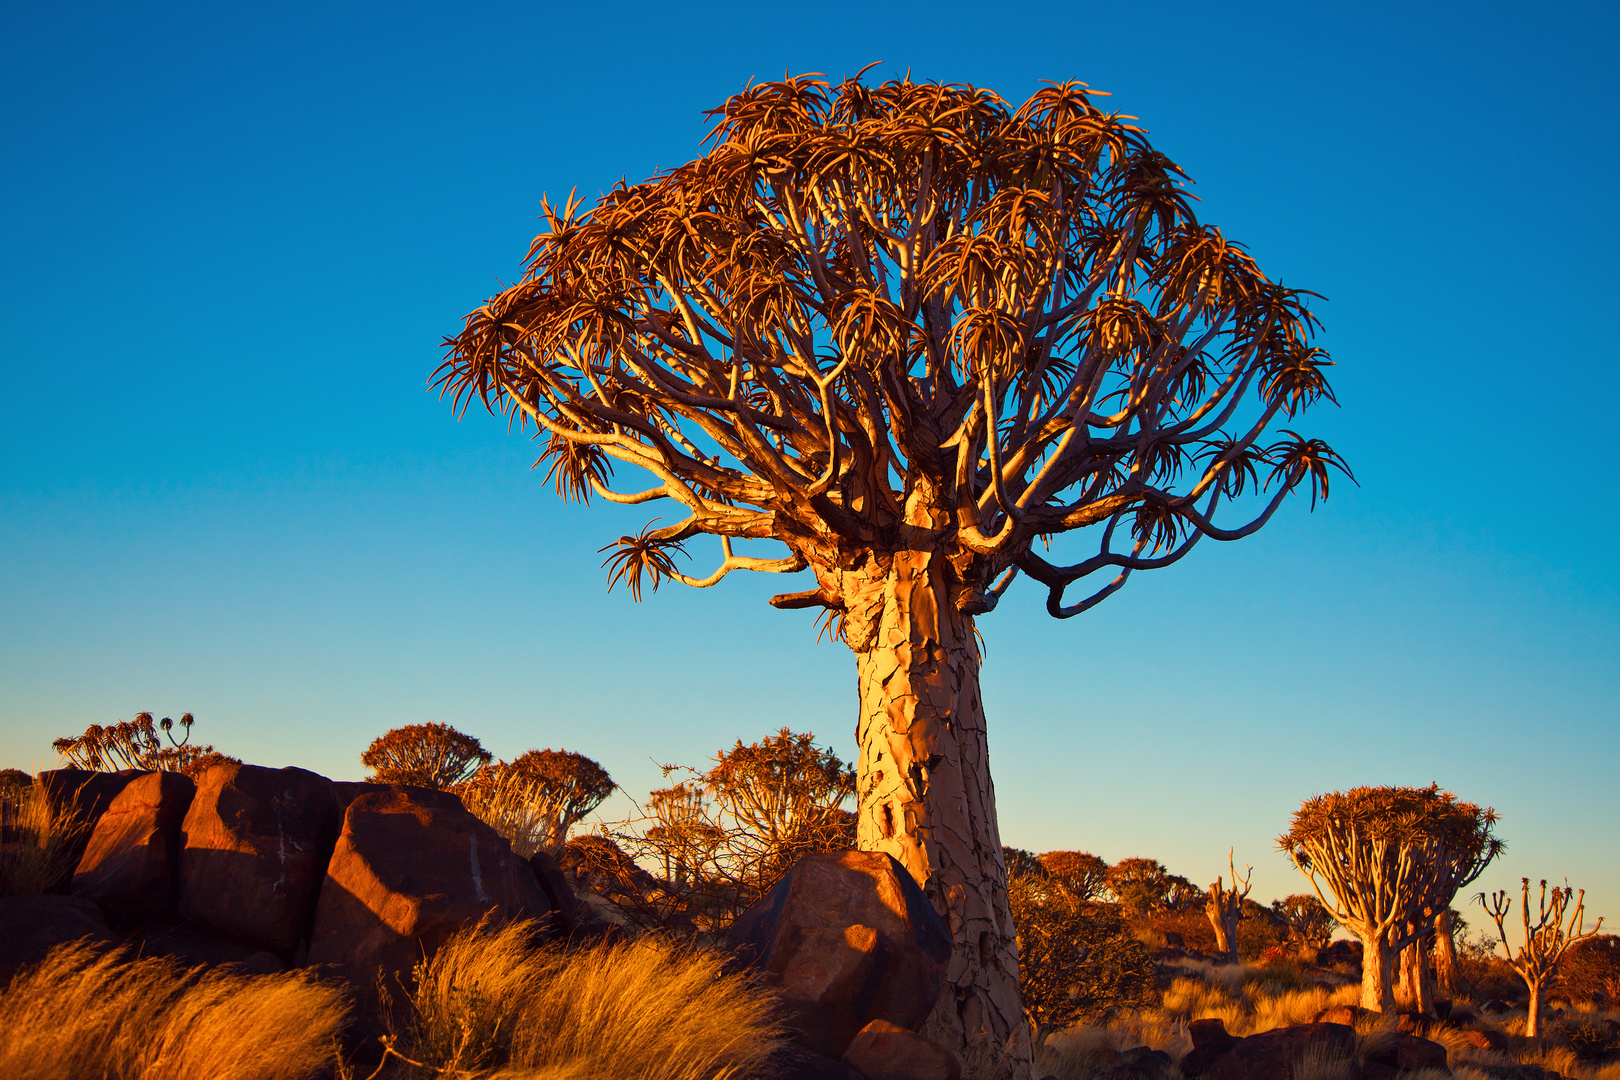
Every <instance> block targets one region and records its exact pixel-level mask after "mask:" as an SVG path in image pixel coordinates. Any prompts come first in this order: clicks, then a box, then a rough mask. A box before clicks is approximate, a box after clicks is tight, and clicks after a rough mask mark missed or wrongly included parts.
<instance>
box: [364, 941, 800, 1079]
mask: <svg viewBox="0 0 1620 1080" xmlns="http://www.w3.org/2000/svg"><path fill="white" fill-rule="evenodd" d="M534 929H535V928H534V925H533V924H532V923H514V924H509V925H506V926H503V927H498V928H491V927H489V926H486V925H482V924H480V925H478V926H474V927H470V928H469V929H467V930H464V931H462V932H461V933H459V934H457V935H455V936H454V937H452V938H451V939H450V940H449V941H448V942H446V943H445V945H444V946H443V947H442V948H441V949H440V950H439V952H438V953H437V954H435V956H434V957H433V959H432V960H431V961H429V962H427V963H425V964H423V965H422V966H421V967H419V968H418V971H417V985H416V988H415V991H414V993H413V994H412V995H411V997H410V999H409V1002H408V1003H407V1005H406V1007H405V1008H404V1009H403V1013H404V1015H396V1016H395V1017H394V1019H393V1020H392V1021H391V1026H392V1028H393V1030H394V1032H395V1035H396V1036H397V1038H398V1043H397V1045H398V1048H399V1052H400V1053H401V1054H403V1055H404V1056H405V1057H408V1058H410V1059H412V1060H414V1061H416V1062H420V1063H421V1064H423V1065H425V1066H428V1067H430V1068H426V1069H418V1070H416V1073H417V1075H420V1076H424V1077H425V1076H430V1075H433V1076H437V1075H441V1074H442V1075H447V1076H467V1077H474V1076H478V1077H492V1076H499V1077H502V1078H510V1080H517V1078H519V1077H522V1078H530V1080H538V1078H542V1077H543V1078H545V1080H572V1078H574V1077H580V1078H585V1077H590V1078H591V1080H616V1078H621V1077H622V1078H624V1080H631V1078H641V1077H651V1076H656V1077H659V1078H660V1080H727V1078H731V1077H737V1078H741V1077H752V1076H756V1075H760V1074H762V1073H763V1072H765V1071H766V1069H767V1059H768V1057H769V1056H770V1054H771V1053H772V1051H774V1050H775V1049H777V1048H778V1047H779V1046H781V1045H782V1044H783V1042H784V1040H783V1038H782V1036H781V1033H780V1029H779V1024H778V1022H779V1015H778V1007H779V1006H778V1003H777V1000H776V998H775V997H774V996H773V995H771V994H770V993H769V992H768V991H766V990H764V989H763V988H762V987H760V986H759V985H758V984H757V983H756V982H755V981H754V980H752V979H751V978H749V977H747V976H745V975H741V974H736V973H729V972H725V971H723V970H722V965H723V963H724V961H725V956H724V955H723V954H721V953H718V952H715V951H712V950H708V949H701V948H696V947H692V946H688V945H682V944H678V943H676V942H673V941H670V940H667V939H664V938H660V937H656V936H649V937H643V938H639V939H636V940H634V941H629V942H622V943H617V944H603V945H597V946H594V947H591V948H588V949H582V950H578V951H573V952H562V951H560V950H558V949H556V948H553V947H545V946H535V945H533V944H532V941H533V934H534Z"/></svg>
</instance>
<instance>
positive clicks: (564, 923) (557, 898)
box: [529, 851, 580, 934]
mask: <svg viewBox="0 0 1620 1080" xmlns="http://www.w3.org/2000/svg"><path fill="white" fill-rule="evenodd" d="M529 869H530V870H532V871H534V880H535V881H536V882H538V883H539V885H540V891H541V892H543V893H545V894H546V900H547V902H549V903H550V904H551V917H552V920H553V928H554V929H556V930H559V931H561V932H563V933H565V934H568V933H571V932H572V931H573V930H574V928H575V926H576V924H577V923H578V922H579V921H580V920H579V916H580V911H579V906H580V905H579V898H578V897H576V896H575V895H574V890H573V887H572V886H570V885H569V884H568V879H567V878H566V877H565V876H563V872H562V870H561V869H560V868H559V867H558V866H557V860H556V859H553V858H552V857H551V856H550V855H548V854H547V853H546V852H544V851H537V852H535V853H534V854H533V855H530V856H529Z"/></svg>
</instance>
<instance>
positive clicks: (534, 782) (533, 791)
mask: <svg viewBox="0 0 1620 1080" xmlns="http://www.w3.org/2000/svg"><path fill="white" fill-rule="evenodd" d="M494 771H495V773H496V775H497V776H499V777H506V778H509V779H510V780H511V782H513V783H516V784H518V785H520V786H521V789H522V790H523V792H524V793H525V796H526V797H527V799H528V800H529V802H530V805H531V806H532V808H533V811H534V812H535V813H536V814H537V815H538V816H539V817H540V819H541V821H542V822H543V825H542V835H543V837H544V847H545V850H546V851H547V852H548V853H549V854H551V855H552V856H553V857H555V856H556V855H557V854H558V853H559V852H561V851H562V849H563V845H564V844H566V843H568V832H569V830H570V829H572V828H573V827H574V826H575V825H577V824H579V823H580V822H581V821H583V820H585V815H587V814H589V813H590V812H591V811H592V810H595V809H596V808H597V807H598V806H601V805H602V801H603V800H604V799H606V798H607V797H608V796H609V795H611V794H613V791H614V788H615V787H616V786H617V785H615V784H614V783H613V778H612V777H611V776H609V775H608V772H607V770H606V769H604V768H602V766H601V765H599V764H597V763H596V762H595V761H594V760H592V759H591V758H588V757H586V756H585V755H584V754H576V753H574V752H573V751H572V750H552V749H549V748H548V749H545V750H528V751H525V752H524V753H522V754H519V755H518V756H517V757H515V758H513V759H512V760H511V761H508V762H502V763H501V764H500V765H498V766H495V767H494Z"/></svg>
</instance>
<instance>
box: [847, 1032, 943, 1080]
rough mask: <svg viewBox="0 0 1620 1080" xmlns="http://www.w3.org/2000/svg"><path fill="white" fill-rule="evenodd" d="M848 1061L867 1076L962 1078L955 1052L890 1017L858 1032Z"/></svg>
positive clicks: (875, 1079) (886, 1079)
mask: <svg viewBox="0 0 1620 1080" xmlns="http://www.w3.org/2000/svg"><path fill="white" fill-rule="evenodd" d="M844 1064H845V1065H848V1066H849V1067H850V1068H852V1069H854V1070H855V1071H856V1072H858V1073H860V1074H861V1075H862V1076H864V1077H866V1078H867V1080H962V1064H961V1062H959V1061H957V1060H956V1055H955V1054H952V1053H951V1052H950V1051H949V1050H947V1049H945V1048H944V1047H943V1046H941V1045H939V1044H938V1043H936V1042H934V1041H932V1040H930V1039H925V1038H923V1037H922V1036H921V1035H918V1034H917V1033H916V1032H914V1031H907V1030H906V1029H905V1028H903V1027H899V1026H898V1025H895V1024H891V1023H889V1022H888V1021H887V1020H873V1021H872V1022H871V1023H869V1024H867V1025H866V1026H865V1027H863V1028H861V1030H860V1031H859V1032H857V1033H856V1035H855V1038H854V1039H853V1040H851V1041H850V1044H849V1049H847V1050H845V1051H844Z"/></svg>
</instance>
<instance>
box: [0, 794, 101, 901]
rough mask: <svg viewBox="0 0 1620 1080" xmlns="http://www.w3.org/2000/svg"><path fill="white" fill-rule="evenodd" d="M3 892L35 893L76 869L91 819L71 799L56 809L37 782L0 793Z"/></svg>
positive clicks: (0, 881)
mask: <svg viewBox="0 0 1620 1080" xmlns="http://www.w3.org/2000/svg"><path fill="white" fill-rule="evenodd" d="M0 822H3V823H4V833H5V839H6V842H5V843H4V844H3V845H0V896H37V895H39V894H40V893H43V892H46V891H48V890H49V889H50V888H51V887H52V886H53V885H55V884H56V883H57V882H60V881H62V880H64V879H66V878H67V877H68V876H69V875H71V874H72V873H73V868H74V866H75V865H76V864H77V862H78V859H79V854H80V853H81V852H82V851H83V850H84V841H85V838H86V837H85V834H86V833H87V832H89V823H88V822H87V821H85V820H84V819H83V818H82V817H81V816H80V814H79V811H78V809H77V808H76V807H74V806H73V804H72V803H68V804H67V805H65V806H64V807H62V808H61V809H53V808H52V806H51V802H50V800H49V799H48V798H46V796H45V792H44V790H43V789H42V788H40V787H39V786H38V785H37V784H36V785H30V786H27V787H14V788H7V789H5V790H4V791H3V792H0Z"/></svg>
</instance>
